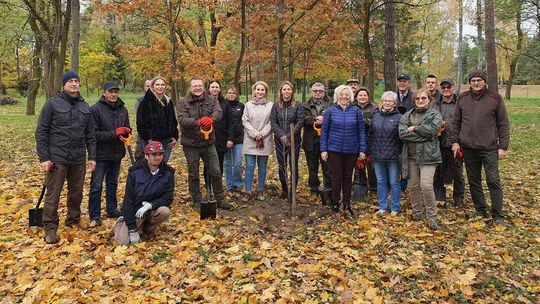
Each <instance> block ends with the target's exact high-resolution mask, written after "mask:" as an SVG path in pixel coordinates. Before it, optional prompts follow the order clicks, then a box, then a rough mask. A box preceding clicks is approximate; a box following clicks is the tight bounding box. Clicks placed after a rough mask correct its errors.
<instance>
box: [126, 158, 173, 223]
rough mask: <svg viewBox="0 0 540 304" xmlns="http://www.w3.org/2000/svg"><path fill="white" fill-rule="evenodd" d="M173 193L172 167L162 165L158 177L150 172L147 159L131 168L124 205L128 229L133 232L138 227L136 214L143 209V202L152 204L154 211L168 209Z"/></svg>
mask: <svg viewBox="0 0 540 304" xmlns="http://www.w3.org/2000/svg"><path fill="white" fill-rule="evenodd" d="M173 192H174V169H173V168H172V167H170V166H168V165H166V164H163V163H162V164H161V166H160V168H159V172H158V173H157V174H156V175H152V173H151V172H150V169H149V167H148V161H147V160H146V159H144V160H143V161H142V162H140V163H138V164H136V165H134V166H132V167H130V168H129V171H128V177H127V181H126V194H125V195H124V204H123V205H122V216H124V220H125V221H126V225H127V226H128V228H129V229H130V230H131V229H135V228H136V227H137V225H136V222H135V213H136V212H137V210H139V208H141V207H142V202H149V203H150V204H152V210H156V209H157V208H159V207H162V206H165V207H168V206H170V205H171V203H172V201H173Z"/></svg>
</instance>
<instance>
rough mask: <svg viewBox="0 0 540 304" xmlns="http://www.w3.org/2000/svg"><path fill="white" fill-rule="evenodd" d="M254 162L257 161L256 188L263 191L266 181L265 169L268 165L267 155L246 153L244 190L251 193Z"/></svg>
mask: <svg viewBox="0 0 540 304" xmlns="http://www.w3.org/2000/svg"><path fill="white" fill-rule="evenodd" d="M255 162H256V163H257V168H258V173H259V175H258V176H259V178H258V180H259V182H258V185H257V189H258V190H259V191H264V185H265V183H266V169H267V166H268V156H261V155H251V154H246V192H247V193H251V189H252V187H253V175H254V173H255Z"/></svg>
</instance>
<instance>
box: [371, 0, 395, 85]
mask: <svg viewBox="0 0 540 304" xmlns="http://www.w3.org/2000/svg"><path fill="white" fill-rule="evenodd" d="M384 11H385V19H384V89H385V90H386V91H393V92H395V91H397V86H396V78H397V66H396V24H395V20H396V13H395V2H393V1H388V2H387V3H386V4H385V5H384ZM370 95H373V93H372V94H370Z"/></svg>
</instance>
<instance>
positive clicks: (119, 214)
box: [107, 210, 122, 218]
mask: <svg viewBox="0 0 540 304" xmlns="http://www.w3.org/2000/svg"><path fill="white" fill-rule="evenodd" d="M120 216H122V213H120V212H118V210H114V211H113V212H111V213H107V217H108V218H119V217H120Z"/></svg>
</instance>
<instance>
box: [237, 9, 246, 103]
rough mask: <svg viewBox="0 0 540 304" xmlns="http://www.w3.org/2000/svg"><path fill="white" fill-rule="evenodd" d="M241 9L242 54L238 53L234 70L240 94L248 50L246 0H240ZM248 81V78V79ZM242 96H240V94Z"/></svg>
mask: <svg viewBox="0 0 540 304" xmlns="http://www.w3.org/2000/svg"><path fill="white" fill-rule="evenodd" d="M240 10H241V11H242V34H241V36H240V40H241V41H240V55H238V60H237V61H236V68H235V70H234V86H235V87H236V89H237V90H238V94H240V91H241V90H240V73H241V71H240V68H241V67H242V62H243V61H244V54H245V52H246V33H247V28H246V0H241V1H240ZM246 81H247V79H246ZM239 98H240V96H239Z"/></svg>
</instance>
